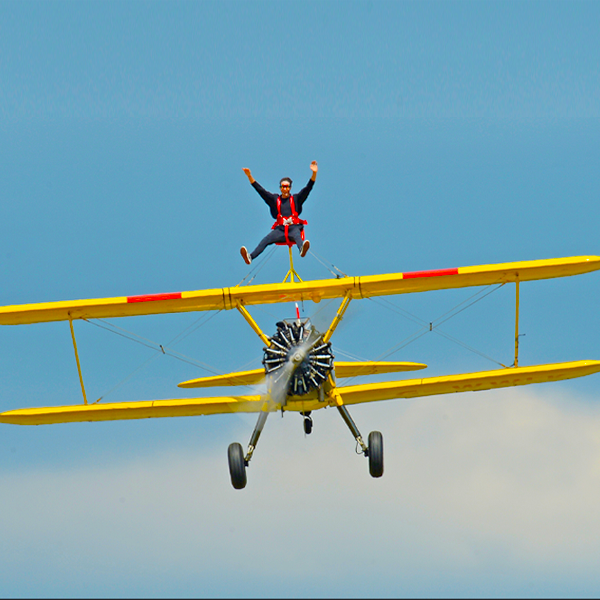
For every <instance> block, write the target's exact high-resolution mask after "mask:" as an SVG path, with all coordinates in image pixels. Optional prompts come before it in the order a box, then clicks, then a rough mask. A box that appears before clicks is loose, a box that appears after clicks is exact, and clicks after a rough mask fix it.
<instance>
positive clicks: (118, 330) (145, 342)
mask: <svg viewBox="0 0 600 600" xmlns="http://www.w3.org/2000/svg"><path fill="white" fill-rule="evenodd" d="M220 312H221V311H220V310H219V311H217V312H215V313H213V314H211V315H210V316H208V317H207V318H205V315H202V316H201V317H200V318H199V319H197V320H196V321H194V322H193V323H192V324H191V325H189V326H188V327H186V328H185V329H184V330H183V331H182V332H181V333H179V334H178V335H177V336H175V337H174V338H173V339H172V340H171V341H170V342H169V343H168V344H167V345H166V346H164V345H163V344H159V343H157V342H154V341H152V340H149V339H148V338H145V337H143V336H140V335H138V334H135V333H133V332H131V331H128V330H126V329H123V328H122V327H119V326H118V325H114V324H113V323H110V322H109V321H106V320H104V319H97V321H99V323H97V322H95V321H92V320H89V319H83V320H84V321H86V322H87V323H89V324H90V325H94V326H96V327H99V328H100V329H105V330H106V331H108V332H110V333H114V334H116V335H119V336H121V337H124V338H126V339H129V340H130V341H133V342H136V343H138V344H141V345H142V346H145V347H146V348H150V349H152V350H154V351H155V354H154V355H153V356H151V357H150V358H148V359H146V360H145V361H144V362H143V363H142V364H141V365H139V366H138V367H137V368H136V369H134V370H133V371H132V372H131V373H129V375H127V376H126V377H124V378H123V379H122V380H121V381H119V382H118V383H117V384H115V385H114V386H113V387H112V388H110V389H109V390H108V391H107V392H105V393H104V394H103V395H101V396H100V397H99V398H98V400H96V402H100V401H101V400H102V399H104V398H106V396H108V395H109V394H111V393H112V392H114V391H115V390H117V389H118V388H120V387H121V386H122V385H123V384H125V383H126V382H127V381H129V380H130V379H131V378H132V377H133V375H135V374H136V373H137V372H138V371H140V370H141V369H142V368H144V367H145V366H147V365H148V364H149V363H150V362H152V361H153V360H155V359H156V358H158V357H159V356H160V355H161V354H166V355H169V356H171V357H173V358H176V359H177V360H180V361H182V362H185V363H188V364H191V365H193V366H196V367H200V368H201V369H203V370H205V371H208V372H209V373H212V374H214V375H221V374H222V373H220V372H219V371H218V370H216V369H215V368H214V367H211V366H210V365H207V364H205V363H202V362H201V361H198V360H196V359H193V358H191V357H189V356H186V355H185V354H182V353H180V352H176V351H175V350H173V349H172V348H170V347H169V346H170V345H172V344H174V343H179V342H181V341H182V340H183V339H185V338H186V337H187V336H188V335H190V334H191V333H192V332H194V331H196V330H197V329H199V328H200V327H201V326H202V325H205V324H206V323H208V321H210V320H211V319H212V318H213V317H215V316H216V315H217V314H219V313H220ZM202 319H204V321H202ZM199 321H202V322H200V323H199ZM186 332H187V333H186ZM183 334H185V335H183ZM182 336H183V337H182Z"/></svg>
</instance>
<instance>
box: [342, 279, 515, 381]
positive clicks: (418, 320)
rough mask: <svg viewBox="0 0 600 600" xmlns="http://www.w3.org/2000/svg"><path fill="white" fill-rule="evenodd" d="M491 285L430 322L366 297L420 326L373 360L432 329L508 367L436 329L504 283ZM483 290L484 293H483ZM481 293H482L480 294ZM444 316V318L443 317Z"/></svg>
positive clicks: (386, 303) (483, 356)
mask: <svg viewBox="0 0 600 600" xmlns="http://www.w3.org/2000/svg"><path fill="white" fill-rule="evenodd" d="M492 285H496V284H490V285H489V286H486V287H485V288H483V289H481V290H478V291H477V292H476V293H475V294H472V295H471V296H469V297H468V298H467V299H465V300H463V301H461V302H459V303H458V304H457V305H456V306H455V307H453V308H452V309H450V310H449V311H447V312H445V313H443V314H442V315H441V316H440V317H438V318H437V319H435V320H434V321H431V322H429V323H428V322H426V321H424V320H423V319H421V318H419V317H417V316H416V315H413V314H412V313H410V312H408V311H406V310H404V309H402V308H400V307H398V306H396V305H395V304H394V303H393V302H390V301H389V300H387V299H381V300H379V299H375V298H368V300H370V301H371V302H373V303H375V304H378V305H380V306H382V307H384V308H387V309H389V310H391V311H392V312H395V313H397V314H399V315H401V316H403V317H405V318H407V319H408V320H409V321H412V322H414V323H416V324H419V325H421V328H420V329H419V330H417V331H416V332H415V333H413V334H411V335H409V336H408V337H406V338H404V339H403V340H402V341H401V342H399V343H398V344H396V345H395V346H392V347H391V348H390V349H389V350H386V351H385V352H383V353H382V354H380V355H379V356H378V357H376V358H375V359H373V360H374V361H378V360H383V359H385V358H388V357H390V356H391V355H392V354H395V353H396V352H398V351H399V350H401V349H402V348H405V347H406V346H408V345H410V344H412V343H413V342H416V341H417V340H418V339H419V338H421V337H423V336H424V335H425V334H427V333H429V332H431V331H433V332H435V333H437V334H438V335H441V336H442V337H445V338H446V339H448V340H449V341H452V342H454V343H456V344H458V345H459V346H461V347H463V348H465V349H466V350H470V351H471V352H473V353H475V354H477V355H479V356H481V357H482V358H485V359H487V360H489V361H491V362H493V363H495V364H497V365H500V366H501V367H504V368H508V367H507V366H506V365H505V364H503V363H501V362H500V361H497V360H495V359H493V358H491V357H490V356H488V355H487V354H484V353H483V352H481V351H479V350H477V349H476V348H473V347H472V346H469V345H468V344H466V343H464V342H462V341H460V340H458V339H457V338H455V337H453V336H451V335H450V334H448V333H446V332H444V331H441V330H439V329H438V327H439V326H440V325H441V324H442V323H445V322H446V321H449V320H450V319H452V318H453V317H455V316H456V315H458V314H460V313H461V312H463V311H464V310H466V309H467V308H470V307H471V306H473V305H474V304H477V302H479V301H480V300H483V299H484V298H485V297H486V296H489V295H490V294H492V293H493V292H495V291H496V290H498V289H500V288H501V287H502V286H503V285H504V283H500V284H498V285H496V287H494V288H492V289H491V290H490V289H489V288H490V287H491V286H492ZM484 292H485V293H484ZM481 294H483V295H481ZM477 296H480V297H479V298H477V299H475V300H473V299H474V298H476V297H477ZM470 300H473V301H472V302H471V303H470V304H467V306H463V305H464V304H465V303H467V302H469V301H470ZM461 306H463V308H461V309H460V310H457V309H458V308H460V307H461ZM444 317H446V318H444ZM440 319H443V320H442V321H440V322H439V323H436V321H439V320H440ZM354 379H355V377H352V378H350V379H348V380H346V382H345V384H346V385H348V384H349V383H350V382H351V381H353V380H354Z"/></svg>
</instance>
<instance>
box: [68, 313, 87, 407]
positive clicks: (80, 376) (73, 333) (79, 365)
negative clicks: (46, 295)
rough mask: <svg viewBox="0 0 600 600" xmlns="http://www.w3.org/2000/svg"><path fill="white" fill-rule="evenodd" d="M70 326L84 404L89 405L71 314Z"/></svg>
mask: <svg viewBox="0 0 600 600" xmlns="http://www.w3.org/2000/svg"><path fill="white" fill-rule="evenodd" d="M69 326H70V327H71V337H72V338H73V349H74V350H75V360H76V361H77V371H78V372H79V383H81V391H82V393H83V403H84V404H86V405H87V397H86V395H85V386H84V385H83V375H82V374H81V363H80V362H79V353H78V352H77V342H76V341H75V330H74V329H73V319H72V318H71V313H69Z"/></svg>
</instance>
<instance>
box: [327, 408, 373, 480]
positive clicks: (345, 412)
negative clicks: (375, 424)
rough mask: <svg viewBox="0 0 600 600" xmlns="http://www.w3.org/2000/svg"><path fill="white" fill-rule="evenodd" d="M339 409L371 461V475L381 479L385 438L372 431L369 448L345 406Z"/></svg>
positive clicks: (363, 451)
mask: <svg viewBox="0 0 600 600" xmlns="http://www.w3.org/2000/svg"><path fill="white" fill-rule="evenodd" d="M337 409H338V411H339V412H340V415H342V419H344V422H345V423H346V425H348V428H349V429H350V431H351V432H352V435H353V436H354V439H355V440H356V443H357V444H358V445H359V446H360V447H361V449H362V453H363V454H364V455H365V457H367V458H368V459H369V473H370V474H371V477H381V476H382V475H383V436H382V435H381V432H379V431H372V432H371V433H370V434H369V440H368V442H369V445H368V446H367V445H366V444H365V442H364V441H363V439H362V436H361V435H360V431H359V430H358V427H357V426H356V423H355V422H354V420H353V419H352V417H351V416H350V413H349V412H348V409H347V408H346V407H345V406H344V405H343V404H341V405H338V407H337Z"/></svg>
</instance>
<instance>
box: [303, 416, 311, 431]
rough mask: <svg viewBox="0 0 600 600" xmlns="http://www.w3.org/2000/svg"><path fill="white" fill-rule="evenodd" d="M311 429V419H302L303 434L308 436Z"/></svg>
mask: <svg viewBox="0 0 600 600" xmlns="http://www.w3.org/2000/svg"><path fill="white" fill-rule="evenodd" d="M312 428H313V422H312V419H311V418H310V417H306V418H305V419H304V433H305V434H306V435H310V433H311V431H312Z"/></svg>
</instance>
